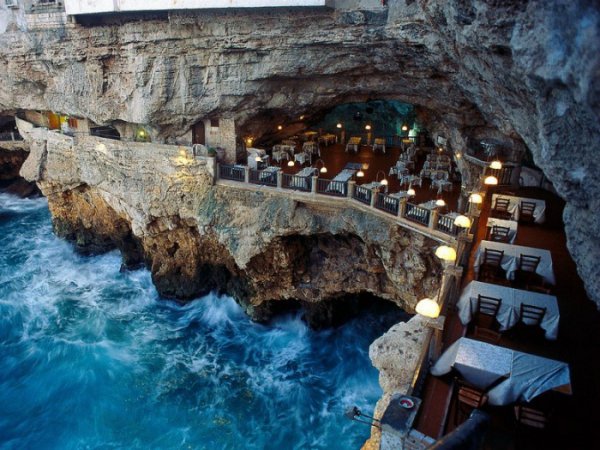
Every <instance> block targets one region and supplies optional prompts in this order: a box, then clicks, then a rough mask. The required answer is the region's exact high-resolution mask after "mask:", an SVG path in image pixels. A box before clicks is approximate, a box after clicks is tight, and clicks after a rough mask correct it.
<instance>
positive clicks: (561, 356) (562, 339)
mask: <svg viewBox="0 0 600 450" xmlns="http://www.w3.org/2000/svg"><path fill="white" fill-rule="evenodd" d="M519 193H520V194H522V195H524V196H527V197H536V198H544V199H545V200H546V203H547V222H546V223H545V224H544V225H543V226H540V225H522V224H520V225H519V231H518V235H517V240H516V241H515V244H517V245H525V246H530V247H538V248H544V249H547V250H549V251H550V252H551V254H552V259H553V263H554V272H555V275H556V281H557V288H556V296H557V299H558V303H559V309H560V314H561V318H560V330H559V337H558V340H557V341H554V342H553V341H545V342H544V343H543V344H542V345H536V344H534V343H532V342H518V341H515V340H510V339H508V338H506V337H503V338H502V340H501V342H500V344H499V345H502V346H506V347H510V348H515V349H518V350H521V351H525V352H528V353H533V354H539V355H543V356H546V357H549V358H553V359H558V360H562V361H565V362H567V363H569V366H570V369H571V385H572V388H573V395H572V396H566V395H563V394H558V393H553V392H552V393H549V394H548V395H546V394H544V395H542V396H540V398H539V400H538V402H543V403H546V405H545V406H546V407H553V409H554V413H553V416H552V420H553V424H554V426H552V427H551V428H550V430H549V431H548V432H545V433H544V434H543V435H540V436H533V437H532V436H531V433H523V432H522V431H519V433H516V428H515V421H514V416H513V411H512V408H511V407H491V406H488V407H486V410H487V411H488V412H490V413H491V414H492V427H491V429H490V431H489V432H488V435H487V439H486V444H485V448H486V449H493V450H495V449H513V448H565V449H567V448H569V449H576V448H600V433H599V432H598V430H596V429H595V426H597V424H598V423H600V422H599V417H600V414H599V413H598V407H597V406H596V405H599V404H600V403H599V402H600V384H599V380H600V360H599V358H598V356H599V352H598V350H600V326H599V325H600V314H599V313H598V311H597V309H596V307H595V304H594V303H592V302H591V301H590V300H589V299H588V298H587V295H586V293H585V290H584V288H583V282H582V281H581V279H580V278H579V276H578V274H577V271H576V267H575V264H574V262H573V260H572V258H571V257H570V255H569V253H568V251H567V247H566V238H565V234H564V227H563V224H562V208H563V202H562V200H560V199H559V198H557V197H556V196H553V195H552V194H550V193H548V192H546V191H543V190H538V189H527V190H523V192H519ZM490 198H491V195H489V196H487V201H486V203H485V204H484V205H482V206H483V208H482V212H481V217H480V220H479V226H478V229H477V233H476V242H475V243H474V245H473V252H472V254H471V258H470V261H469V270H468V271H467V273H466V275H465V277H464V280H463V286H464V285H466V284H467V283H469V282H470V281H471V280H472V279H473V278H474V273H473V271H472V267H473V259H474V250H475V249H476V248H477V246H478V243H479V241H481V239H483V238H484V237H485V233H486V227H485V224H486V221H487V217H488V214H489V209H490V203H489V202H490V200H489V199H490ZM446 323H447V325H446V328H445V330H444V346H445V347H447V346H448V345H449V344H451V343H452V342H454V341H455V340H456V339H458V338H459V337H461V336H463V335H464V334H465V333H466V329H465V327H463V325H462V324H461V323H460V320H458V317H457V315H456V314H453V313H451V314H449V316H448V318H447V322H446ZM423 397H424V402H423V407H422V411H421V413H420V415H419V417H418V419H417V425H416V428H417V429H418V430H419V431H421V432H423V433H425V434H427V435H429V436H432V437H434V438H438V437H440V436H442V435H443V434H445V433H447V432H448V431H450V430H452V429H453V428H454V426H455V425H454V417H453V416H454V414H453V408H452V400H451V397H452V389H451V384H450V380H448V379H444V378H437V377H433V376H429V377H428V379H427V380H426V384H425V389H424V393H423ZM532 439H533V440H532ZM549 445H550V446H549Z"/></svg>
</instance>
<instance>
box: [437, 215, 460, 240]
mask: <svg viewBox="0 0 600 450" xmlns="http://www.w3.org/2000/svg"><path fill="white" fill-rule="evenodd" d="M436 228H437V229H438V230H440V231H442V232H444V233H446V234H450V235H452V236H456V235H457V234H458V227H457V226H456V225H454V217H452V216H445V215H439V216H438V219H437V224H436Z"/></svg>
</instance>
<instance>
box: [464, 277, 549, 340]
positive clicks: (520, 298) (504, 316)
mask: <svg viewBox="0 0 600 450" xmlns="http://www.w3.org/2000/svg"><path fill="white" fill-rule="evenodd" d="M479 295H483V296H485V297H492V298H497V299H501V300H502V302H501V303H500V308H499V309H498V313H497V314H496V320H497V321H498V323H499V324H500V331H505V330H508V329H510V328H512V327H514V326H515V325H516V324H517V322H518V321H519V320H520V319H521V317H520V315H521V305H522V304H525V305H532V306H537V307H540V308H546V312H545V313H544V316H543V317H542V322H541V323H540V327H541V328H542V329H543V330H544V333H545V336H546V339H549V340H555V339H556V338H557V336H558V324H559V321H560V312H559V309H558V300H557V299H556V297H555V296H553V295H548V294H542V293H538V292H531V291H524V290H522V289H513V288H511V287H508V286H501V285H498V284H491V283H484V282H481V281H471V282H470V283H469V284H467V285H466V286H465V288H464V289H463V291H462V293H461V295H460V298H459V299H458V302H457V303H456V307H457V309H458V317H459V319H460V321H461V322H462V324H463V325H467V324H468V323H469V322H471V320H472V318H473V311H476V310H477V297H478V296H479ZM525 323H527V320H525Z"/></svg>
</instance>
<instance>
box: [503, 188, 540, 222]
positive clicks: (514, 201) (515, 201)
mask: <svg viewBox="0 0 600 450" xmlns="http://www.w3.org/2000/svg"><path fill="white" fill-rule="evenodd" d="M498 197H500V198H506V199H508V200H509V201H510V203H509V205H508V212H510V213H511V214H512V217H513V219H514V220H519V205H520V204H521V202H531V203H535V210H534V211H533V218H534V220H535V223H544V221H545V220H546V202H545V201H544V200H539V199H535V198H526V197H515V196H512V195H503V194H494V195H492V208H493V207H494V205H495V204H496V199H497V198H498Z"/></svg>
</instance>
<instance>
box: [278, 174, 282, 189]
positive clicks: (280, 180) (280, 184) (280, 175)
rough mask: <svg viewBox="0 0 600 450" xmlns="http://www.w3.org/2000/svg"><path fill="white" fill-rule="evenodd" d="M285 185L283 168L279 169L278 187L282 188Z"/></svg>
mask: <svg viewBox="0 0 600 450" xmlns="http://www.w3.org/2000/svg"><path fill="white" fill-rule="evenodd" d="M281 186H283V172H282V171H281V170H278V171H277V189H281Z"/></svg>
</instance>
